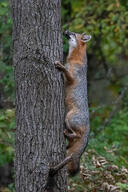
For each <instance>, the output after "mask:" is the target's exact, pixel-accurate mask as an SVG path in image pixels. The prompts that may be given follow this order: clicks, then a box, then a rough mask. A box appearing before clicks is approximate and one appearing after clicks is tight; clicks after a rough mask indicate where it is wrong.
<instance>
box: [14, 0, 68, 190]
mask: <svg viewBox="0 0 128 192" xmlns="http://www.w3.org/2000/svg"><path fill="white" fill-rule="evenodd" d="M11 8H12V17H13V44H14V57H13V62H14V74H15V87H16V135H15V173H16V174H15V187H16V192H44V191H45V192H48V191H51V192H53V191H54V192H65V191H66V170H65V168H63V169H61V170H60V171H58V172H57V174H55V175H54V176H49V169H50V166H53V165H57V164H58V163H59V162H61V161H62V160H63V159H64V158H65V139H64V134H63V129H64V92H63V90H64V87H63V81H62V78H61V75H60V72H58V70H57V69H55V66H54V62H55V61H56V60H59V61H62V37H61V16H60V11H61V0H54V1H52V0H51V1H48V0H11Z"/></svg>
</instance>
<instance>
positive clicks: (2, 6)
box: [0, 1, 14, 101]
mask: <svg viewBox="0 0 128 192" xmlns="http://www.w3.org/2000/svg"><path fill="white" fill-rule="evenodd" d="M11 30H12V20H11V18H10V12H9V2H8V1H1V2H0V44H1V45H0V68H1V71H0V87H1V88H2V94H3V95H4V97H5V99H6V100H8V101H13V100H14V80H13V70H12V48H11V47H12V46H11V42H12V38H11Z"/></svg>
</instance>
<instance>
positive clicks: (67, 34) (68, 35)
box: [64, 30, 71, 39]
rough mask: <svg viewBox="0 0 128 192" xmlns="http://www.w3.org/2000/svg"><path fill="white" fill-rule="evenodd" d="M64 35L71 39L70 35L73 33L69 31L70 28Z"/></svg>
mask: <svg viewBox="0 0 128 192" xmlns="http://www.w3.org/2000/svg"><path fill="white" fill-rule="evenodd" d="M64 35H65V36H66V37H67V38H68V39H69V38H70V35H71V32H70V31H68V30H66V31H65V32H64Z"/></svg>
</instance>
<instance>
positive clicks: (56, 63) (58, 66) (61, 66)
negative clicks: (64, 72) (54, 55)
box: [55, 61, 64, 69]
mask: <svg viewBox="0 0 128 192" xmlns="http://www.w3.org/2000/svg"><path fill="white" fill-rule="evenodd" d="M55 66H56V68H58V69H63V68H64V66H63V65H62V64H61V63H60V62H59V61H55Z"/></svg>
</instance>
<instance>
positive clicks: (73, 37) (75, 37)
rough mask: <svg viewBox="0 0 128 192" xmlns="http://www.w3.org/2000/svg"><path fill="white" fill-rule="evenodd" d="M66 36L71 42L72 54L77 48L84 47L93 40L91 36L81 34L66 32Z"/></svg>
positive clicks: (70, 49)
mask: <svg viewBox="0 0 128 192" xmlns="http://www.w3.org/2000/svg"><path fill="white" fill-rule="evenodd" d="M64 34H65V36H66V37H67V38H68V40H69V52H71V51H72V50H73V49H75V48H76V47H81V46H84V45H85V44H86V42H88V41H89V40H90V39H91V35H86V34H79V33H74V32H70V31H65V33H64Z"/></svg>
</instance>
